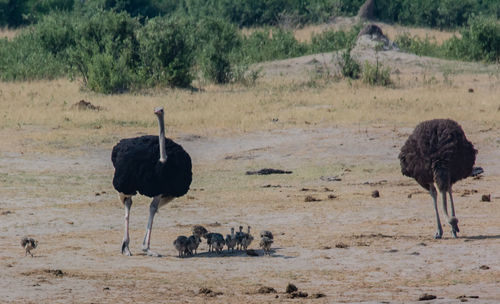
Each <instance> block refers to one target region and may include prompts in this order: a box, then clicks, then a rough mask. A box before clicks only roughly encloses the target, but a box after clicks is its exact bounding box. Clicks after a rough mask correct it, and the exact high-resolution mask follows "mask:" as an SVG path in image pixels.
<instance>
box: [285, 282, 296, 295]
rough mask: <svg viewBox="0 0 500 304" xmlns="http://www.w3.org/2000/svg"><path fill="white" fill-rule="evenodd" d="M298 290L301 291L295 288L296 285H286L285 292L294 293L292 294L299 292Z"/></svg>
mask: <svg viewBox="0 0 500 304" xmlns="http://www.w3.org/2000/svg"><path fill="white" fill-rule="evenodd" d="M297 290H299V289H298V288H297V286H295V284H292V283H288V285H286V289H285V292H286V293H292V292H294V291H297Z"/></svg>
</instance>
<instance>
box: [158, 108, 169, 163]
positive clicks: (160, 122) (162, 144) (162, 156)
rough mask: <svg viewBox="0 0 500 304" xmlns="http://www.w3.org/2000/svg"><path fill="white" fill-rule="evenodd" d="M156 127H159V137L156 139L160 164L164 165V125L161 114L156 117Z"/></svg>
mask: <svg viewBox="0 0 500 304" xmlns="http://www.w3.org/2000/svg"><path fill="white" fill-rule="evenodd" d="M158 125H159V126H160V136H159V138H158V140H159V142H160V162H162V163H164V162H166V161H167V151H166V150H165V123H164V121H163V114H161V115H158Z"/></svg>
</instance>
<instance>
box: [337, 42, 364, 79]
mask: <svg viewBox="0 0 500 304" xmlns="http://www.w3.org/2000/svg"><path fill="white" fill-rule="evenodd" d="M351 50H352V47H349V48H348V49H347V50H345V51H343V52H342V53H341V60H340V72H341V73H342V76H344V77H347V78H351V79H358V78H359V74H360V72H361V67H360V66H359V63H358V62H357V61H356V60H354V59H353V58H352V57H351Z"/></svg>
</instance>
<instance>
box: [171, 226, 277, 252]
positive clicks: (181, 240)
mask: <svg viewBox="0 0 500 304" xmlns="http://www.w3.org/2000/svg"><path fill="white" fill-rule="evenodd" d="M250 228H251V227H250V226H247V232H243V226H240V227H239V231H238V232H236V233H235V232H234V227H232V228H231V234H227V235H226V238H225V239H224V236H223V235H222V234H220V233H217V232H209V231H208V230H207V229H206V228H205V227H203V226H201V225H194V226H193V229H192V232H193V234H192V235H191V236H189V237H186V236H184V235H180V236H178V237H177V238H176V239H175V241H174V242H173V244H174V246H175V249H177V251H178V252H179V257H186V256H192V255H194V254H197V249H198V246H199V245H200V243H201V238H205V239H206V240H207V245H208V252H212V251H215V252H216V253H217V254H220V253H222V250H223V249H224V246H227V251H228V252H229V251H230V252H234V250H235V248H236V250H245V251H246V250H247V249H248V246H250V244H251V243H252V241H253V240H254V237H253V236H252V235H251V234H250ZM260 238H261V239H260V243H259V245H260V247H261V248H262V249H263V250H264V255H266V254H267V255H271V245H272V244H273V242H274V237H273V234H272V232H271V231H268V230H263V231H261V232H260Z"/></svg>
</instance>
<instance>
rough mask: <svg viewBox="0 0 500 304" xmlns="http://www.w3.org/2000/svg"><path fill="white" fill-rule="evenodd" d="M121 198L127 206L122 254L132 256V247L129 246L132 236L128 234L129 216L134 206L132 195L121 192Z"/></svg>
mask: <svg viewBox="0 0 500 304" xmlns="http://www.w3.org/2000/svg"><path fill="white" fill-rule="evenodd" d="M120 200H121V201H122V203H123V205H124V206H125V235H124V236H123V242H122V254H125V255H128V256H131V255H132V253H131V252H130V249H129V248H128V243H129V241H130V237H129V234H128V226H129V224H128V223H129V216H130V207H132V197H130V196H126V195H124V194H122V193H120Z"/></svg>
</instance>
